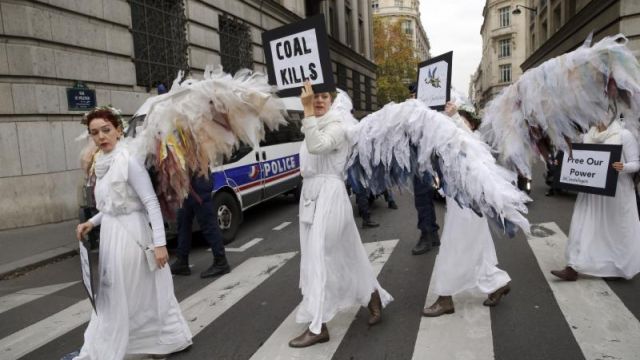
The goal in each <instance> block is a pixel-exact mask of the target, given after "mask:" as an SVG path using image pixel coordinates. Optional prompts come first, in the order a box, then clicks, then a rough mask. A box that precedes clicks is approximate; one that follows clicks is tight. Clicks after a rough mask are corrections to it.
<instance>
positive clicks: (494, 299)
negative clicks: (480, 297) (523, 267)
mask: <svg viewBox="0 0 640 360" xmlns="http://www.w3.org/2000/svg"><path fill="white" fill-rule="evenodd" d="M510 284H511V282H508V283H507V285H505V286H503V287H501V288H500V289H498V290H496V291H494V292H492V293H491V294H489V296H488V297H487V300H485V301H484V302H483V303H482V305H484V306H496V305H498V304H499V303H500V300H501V299H502V297H503V296H505V295H507V294H508V293H509V291H511V286H510Z"/></svg>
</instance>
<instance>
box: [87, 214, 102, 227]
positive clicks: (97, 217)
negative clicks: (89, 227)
mask: <svg viewBox="0 0 640 360" xmlns="http://www.w3.org/2000/svg"><path fill="white" fill-rule="evenodd" d="M89 222H90V223H92V224H93V226H94V227H95V226H98V225H100V223H101V222H102V213H101V212H99V213H97V214H95V215H93V217H92V218H91V219H89Z"/></svg>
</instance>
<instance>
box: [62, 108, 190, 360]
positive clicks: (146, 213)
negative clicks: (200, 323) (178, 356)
mask: <svg viewBox="0 0 640 360" xmlns="http://www.w3.org/2000/svg"><path fill="white" fill-rule="evenodd" d="M83 122H86V124H87V128H88V130H89V135H90V136H91V138H92V139H93V141H94V142H95V144H96V146H98V148H99V152H98V153H97V154H96V156H95V159H96V160H95V164H94V169H95V176H96V185H95V199H96V204H97V208H98V210H99V211H100V212H99V213H98V214H97V215H96V216H94V217H93V218H91V219H90V220H89V221H87V222H85V223H82V224H80V225H78V227H77V230H76V235H77V237H78V240H80V239H81V237H82V236H83V235H85V234H86V233H88V232H89V231H90V230H91V229H92V228H93V227H94V226H97V225H101V227H100V256H99V285H98V291H97V294H98V296H97V301H96V311H97V313H96V312H93V313H92V314H91V321H90V322H89V326H88V328H87V330H86V331H85V334H84V345H83V346H82V349H81V350H80V353H79V355H78V356H77V357H75V359H82V360H84V359H91V360H107V359H108V360H111V359H112V360H120V359H123V358H124V357H125V355H126V354H169V353H173V352H176V351H180V350H183V349H185V348H187V347H189V346H190V345H191V332H190V331H189V327H188V326H187V323H186V321H185V320H184V318H183V317H182V313H181V312H180V307H179V305H178V302H177V300H176V297H175V295H174V293H173V280H172V279H171V273H170V272H169V267H168V266H165V265H166V263H167V260H168V253H167V249H166V246H165V245H166V241H165V233H164V225H163V221H162V215H161V212H160V205H159V203H158V199H157V197H156V194H155V193H154V190H153V186H152V185H151V181H150V179H149V175H148V174H147V171H146V169H145V168H144V167H143V166H142V165H141V164H140V163H139V162H138V161H137V160H135V159H134V158H133V157H132V156H131V155H130V154H129V152H128V150H127V149H126V148H125V146H124V145H123V144H119V139H120V137H121V136H122V121H121V118H120V116H119V114H118V112H117V111H116V110H115V109H112V108H109V107H100V108H96V109H95V110H93V111H91V112H89V113H88V114H87V115H86V116H85V118H84V120H83ZM149 223H151V228H149ZM151 243H153V246H154V252H155V260H156V264H157V269H156V270H155V271H152V270H150V266H149V264H148V262H147V258H146V257H145V253H144V251H143V249H142V245H151Z"/></svg>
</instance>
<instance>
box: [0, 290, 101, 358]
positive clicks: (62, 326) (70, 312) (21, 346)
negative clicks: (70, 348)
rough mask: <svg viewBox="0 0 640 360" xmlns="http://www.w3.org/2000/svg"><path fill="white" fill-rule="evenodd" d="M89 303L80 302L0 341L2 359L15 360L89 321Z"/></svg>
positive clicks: (85, 301)
mask: <svg viewBox="0 0 640 360" xmlns="http://www.w3.org/2000/svg"><path fill="white" fill-rule="evenodd" d="M92 310H93V308H92V307H91V303H90V302H89V300H88V299H87V300H82V301H80V302H77V303H75V304H73V305H71V306H69V307H68V308H66V309H64V310H62V311H60V312H58V313H55V314H53V315H51V316H49V317H48V318H46V319H43V320H41V321H38V322H37V323H35V324H32V325H30V326H28V327H26V328H24V329H22V330H20V331H17V332H15V333H13V334H11V335H9V336H7V337H6V338H4V339H2V340H0V354H2V358H3V359H17V358H19V357H22V356H24V355H26V354H28V353H30V352H32V351H33V350H35V349H37V348H39V347H40V346H43V345H45V344H47V343H48V342H50V341H52V340H54V339H56V338H57V337H59V336H61V335H63V334H65V333H67V332H69V331H71V330H73V329H75V328H77V327H78V326H80V325H82V324H84V323H86V322H87V321H89V318H90V317H91V311H92Z"/></svg>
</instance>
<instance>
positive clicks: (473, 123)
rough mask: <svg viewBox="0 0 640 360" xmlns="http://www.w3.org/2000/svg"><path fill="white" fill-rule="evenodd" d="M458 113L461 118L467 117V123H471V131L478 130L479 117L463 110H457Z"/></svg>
mask: <svg viewBox="0 0 640 360" xmlns="http://www.w3.org/2000/svg"><path fill="white" fill-rule="evenodd" d="M458 114H460V116H462V117H463V118H465V119H467V121H468V122H469V125H471V131H476V130H478V128H479V127H480V122H481V120H480V118H478V117H476V116H473V114H471V113H470V112H467V111H464V110H458Z"/></svg>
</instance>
